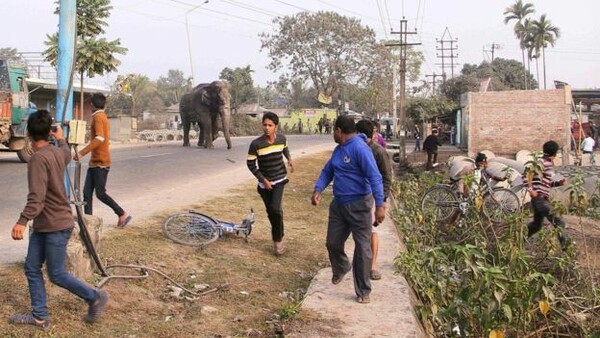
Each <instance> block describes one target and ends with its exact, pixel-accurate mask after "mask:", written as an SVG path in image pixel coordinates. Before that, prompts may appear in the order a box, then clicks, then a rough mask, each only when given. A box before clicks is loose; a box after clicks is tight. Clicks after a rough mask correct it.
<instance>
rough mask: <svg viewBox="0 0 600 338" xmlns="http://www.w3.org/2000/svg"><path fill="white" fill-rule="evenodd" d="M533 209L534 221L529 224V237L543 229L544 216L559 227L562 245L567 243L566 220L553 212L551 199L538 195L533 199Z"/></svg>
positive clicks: (559, 237) (559, 238)
mask: <svg viewBox="0 0 600 338" xmlns="http://www.w3.org/2000/svg"><path fill="white" fill-rule="evenodd" d="M531 210H533V221H531V222H529V224H527V230H528V231H527V237H531V236H533V235H534V234H536V233H537V232H538V231H540V229H542V224H543V222H544V218H546V219H548V221H550V223H551V224H552V225H553V226H554V227H556V228H557V229H559V234H558V240H559V242H560V244H561V245H563V246H564V245H565V242H566V240H567V237H566V235H565V222H563V220H562V219H561V218H560V217H558V216H556V215H554V214H553V213H552V208H551V206H550V201H549V200H548V199H547V198H545V197H542V196H536V197H533V198H532V199H531Z"/></svg>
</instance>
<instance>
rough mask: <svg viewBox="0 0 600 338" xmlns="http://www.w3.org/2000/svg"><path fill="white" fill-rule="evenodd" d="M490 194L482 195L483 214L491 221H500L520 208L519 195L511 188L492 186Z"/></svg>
mask: <svg viewBox="0 0 600 338" xmlns="http://www.w3.org/2000/svg"><path fill="white" fill-rule="evenodd" d="M492 193H493V195H492V194H490V193H485V195H483V214H484V215H485V216H486V217H487V218H488V219H489V220H490V221H492V222H501V221H502V220H503V219H505V218H506V216H507V215H509V214H511V213H515V212H518V211H519V209H520V208H521V203H520V202H519V197H518V196H517V194H515V193H514V192H513V191H512V190H509V189H506V188H494V189H493V190H492Z"/></svg>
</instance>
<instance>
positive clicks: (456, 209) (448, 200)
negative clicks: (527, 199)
mask: <svg viewBox="0 0 600 338" xmlns="http://www.w3.org/2000/svg"><path fill="white" fill-rule="evenodd" d="M481 174H482V175H481V182H480V183H479V184H478V187H477V191H476V192H475V193H473V192H471V193H470V194H469V195H468V196H467V198H459V195H458V180H456V181H454V180H452V182H451V183H450V184H437V185H434V186H433V187H432V188H430V189H429V190H427V191H426V192H425V194H424V195H423V197H422V198H421V210H422V211H423V213H424V214H425V215H434V217H435V221H436V222H438V223H446V222H449V221H452V220H454V218H455V217H456V216H457V215H464V214H465V213H466V212H467V209H468V208H469V206H471V205H476V206H477V204H478V203H477V200H478V199H479V198H481V202H480V203H481V210H482V212H483V214H484V215H485V216H486V217H487V218H488V219H489V220H490V221H492V222H496V223H497V222H501V221H502V220H503V219H504V218H505V217H506V215H507V214H510V213H514V212H518V211H519V210H520V209H521V203H520V201H519V197H518V196H517V195H516V194H515V193H514V192H513V191H512V190H510V189H507V188H501V187H495V188H493V187H492V185H491V182H490V180H491V177H490V176H489V174H488V173H487V172H486V171H485V170H482V172H481ZM478 208H479V206H478Z"/></svg>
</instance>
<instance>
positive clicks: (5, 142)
mask: <svg viewBox="0 0 600 338" xmlns="http://www.w3.org/2000/svg"><path fill="white" fill-rule="evenodd" d="M25 78H26V71H25V67H23V66H19V65H17V64H11V61H10V60H5V59H0V151H13V152H17V156H18V157H19V159H20V160H21V161H22V162H27V161H29V158H30V157H31V154H32V153H33V149H32V147H31V144H30V142H29V139H28V138H27V118H28V117H29V114H30V112H31V110H32V109H34V108H31V107H30V103H29V91H28V89H27V81H26V79H25Z"/></svg>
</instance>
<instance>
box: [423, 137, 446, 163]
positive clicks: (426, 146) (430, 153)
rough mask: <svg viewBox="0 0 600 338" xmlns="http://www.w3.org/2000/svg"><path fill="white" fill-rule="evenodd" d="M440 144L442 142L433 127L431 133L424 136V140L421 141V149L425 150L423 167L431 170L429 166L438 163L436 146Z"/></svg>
mask: <svg viewBox="0 0 600 338" xmlns="http://www.w3.org/2000/svg"><path fill="white" fill-rule="evenodd" d="M441 145H442V143H441V142H440V140H439V139H438V131H437V129H433V130H432V131H431V135H429V136H427V138H425V141H423V150H425V151H426V152H427V165H426V167H425V169H427V170H431V168H433V167H435V166H437V165H438V163H437V155H438V146H441Z"/></svg>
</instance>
